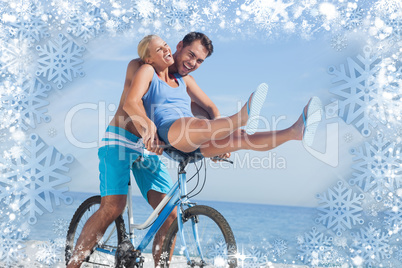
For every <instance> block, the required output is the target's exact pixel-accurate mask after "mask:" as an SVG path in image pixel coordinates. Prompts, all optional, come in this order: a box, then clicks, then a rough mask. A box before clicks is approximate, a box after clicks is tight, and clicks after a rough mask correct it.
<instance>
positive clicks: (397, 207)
mask: <svg viewBox="0 0 402 268" xmlns="http://www.w3.org/2000/svg"><path fill="white" fill-rule="evenodd" d="M387 207H388V209H387V210H386V211H385V219H384V224H385V225H386V226H387V227H388V228H389V233H392V234H395V233H398V232H399V231H400V230H402V200H401V199H400V198H399V197H397V196H393V198H392V202H391V203H390V204H388V205H387Z"/></svg>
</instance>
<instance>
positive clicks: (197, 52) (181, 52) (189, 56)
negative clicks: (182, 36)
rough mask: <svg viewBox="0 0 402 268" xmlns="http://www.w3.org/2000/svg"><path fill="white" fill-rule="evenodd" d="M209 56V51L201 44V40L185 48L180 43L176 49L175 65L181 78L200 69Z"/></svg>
mask: <svg viewBox="0 0 402 268" xmlns="http://www.w3.org/2000/svg"><path fill="white" fill-rule="evenodd" d="M207 55H208V51H207V50H206V48H205V47H204V46H203V45H202V44H201V41H200V40H195V41H193V42H192V43H191V44H190V45H188V46H186V47H183V42H182V41H180V42H179V44H177V47H176V53H175V65H176V68H177V72H178V73H179V74H180V75H181V76H185V75H188V74H189V73H191V72H193V71H195V70H197V69H198V67H200V65H201V63H203V62H204V60H205V58H206V57H207Z"/></svg>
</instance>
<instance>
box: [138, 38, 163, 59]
mask: <svg viewBox="0 0 402 268" xmlns="http://www.w3.org/2000/svg"><path fill="white" fill-rule="evenodd" d="M156 37H159V36H157V35H155V34H150V35H147V36H145V37H144V38H142V40H141V41H140V43H138V47H137V53H138V56H139V57H140V59H141V60H142V61H145V59H146V58H148V57H149V56H150V55H149V47H148V46H149V43H150V42H151V40H152V39H154V38H156Z"/></svg>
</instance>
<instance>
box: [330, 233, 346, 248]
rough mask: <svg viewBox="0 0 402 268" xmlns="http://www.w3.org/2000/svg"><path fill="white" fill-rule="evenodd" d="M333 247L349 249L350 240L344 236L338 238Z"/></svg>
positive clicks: (335, 239)
mask: <svg viewBox="0 0 402 268" xmlns="http://www.w3.org/2000/svg"><path fill="white" fill-rule="evenodd" d="M333 245H334V246H337V247H341V248H347V247H348V239H347V238H346V237H344V236H336V237H334V240H333Z"/></svg>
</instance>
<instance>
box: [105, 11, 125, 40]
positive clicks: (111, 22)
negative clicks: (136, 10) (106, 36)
mask: <svg viewBox="0 0 402 268" xmlns="http://www.w3.org/2000/svg"><path fill="white" fill-rule="evenodd" d="M127 13H128V11H127V10H122V9H117V10H114V12H113V11H112V12H111V13H110V14H109V13H108V12H106V11H101V17H102V19H103V20H104V21H105V29H106V30H107V31H108V32H109V33H110V34H111V35H112V36H115V35H116V34H118V33H122V32H124V31H126V30H128V29H130V28H131V24H132V21H131V15H130V14H127Z"/></svg>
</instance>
